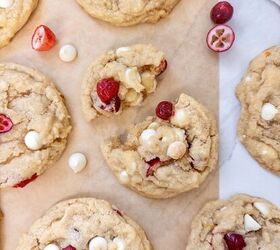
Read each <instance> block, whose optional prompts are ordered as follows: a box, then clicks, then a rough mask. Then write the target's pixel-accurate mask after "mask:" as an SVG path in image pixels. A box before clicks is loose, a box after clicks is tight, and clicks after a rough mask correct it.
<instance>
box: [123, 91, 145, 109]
mask: <svg viewBox="0 0 280 250" xmlns="http://www.w3.org/2000/svg"><path fill="white" fill-rule="evenodd" d="M125 101H126V102H129V104H130V105H131V106H137V105H139V104H140V103H141V102H142V101H143V96H142V94H141V93H137V92H136V91H135V90H133V89H130V90H129V91H128V92H127V94H126V96H125Z"/></svg>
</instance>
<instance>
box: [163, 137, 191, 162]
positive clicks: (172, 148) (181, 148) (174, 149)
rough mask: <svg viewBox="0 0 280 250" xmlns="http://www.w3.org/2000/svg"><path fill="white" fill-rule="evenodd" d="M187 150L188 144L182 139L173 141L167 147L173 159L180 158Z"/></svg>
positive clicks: (168, 153)
mask: <svg viewBox="0 0 280 250" xmlns="http://www.w3.org/2000/svg"><path fill="white" fill-rule="evenodd" d="M186 151H187V147H186V144H185V143H183V142H181V141H175V142H173V143H171V144H170V145H169V147H168V149H167V155H168V156H169V157H171V158H172V159H175V160H178V159H180V158H182V157H183V156H184V154H185V153H186Z"/></svg>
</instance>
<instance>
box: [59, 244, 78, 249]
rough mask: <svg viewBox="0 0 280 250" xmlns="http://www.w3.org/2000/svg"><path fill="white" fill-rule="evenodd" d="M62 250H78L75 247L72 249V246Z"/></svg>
mask: <svg viewBox="0 0 280 250" xmlns="http://www.w3.org/2000/svg"><path fill="white" fill-rule="evenodd" d="M62 250H76V248H75V247H72V246H71V245H70V246H67V247H64V248H62Z"/></svg>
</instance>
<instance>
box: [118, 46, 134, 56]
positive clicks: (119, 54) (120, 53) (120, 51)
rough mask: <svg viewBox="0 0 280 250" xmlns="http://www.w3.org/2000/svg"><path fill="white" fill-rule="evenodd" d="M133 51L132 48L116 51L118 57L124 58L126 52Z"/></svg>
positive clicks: (122, 48)
mask: <svg viewBox="0 0 280 250" xmlns="http://www.w3.org/2000/svg"><path fill="white" fill-rule="evenodd" d="M129 51H131V48H130V47H120V48H118V49H117V50H116V55H117V56H122V55H123V54H125V53H126V52H129Z"/></svg>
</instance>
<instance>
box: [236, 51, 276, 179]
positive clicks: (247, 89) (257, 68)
mask: <svg viewBox="0 0 280 250" xmlns="http://www.w3.org/2000/svg"><path fill="white" fill-rule="evenodd" d="M236 94H237V96H238V98H239V100H240V103H241V117H240V121H239V126H238V133H239V137H240V140H241V142H242V143H243V144H244V146H245V147H246V148H247V150H248V151H249V152H250V153H251V155H252V156H253V157H254V158H255V159H256V160H257V161H258V162H259V163H260V164H261V165H262V166H264V167H266V168H267V169H269V170H271V171H273V172H274V173H276V174H278V175H280V46H276V47H273V48H270V49H267V50H265V51H264V52H263V53H262V54H261V55H259V56H258V57H257V58H255V59H254V60H253V61H252V62H251V64H250V66H249V69H248V72H247V73H246V75H245V77H244V78H243V79H242V81H241V83H240V84H239V85H238V87H237V90H236Z"/></svg>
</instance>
